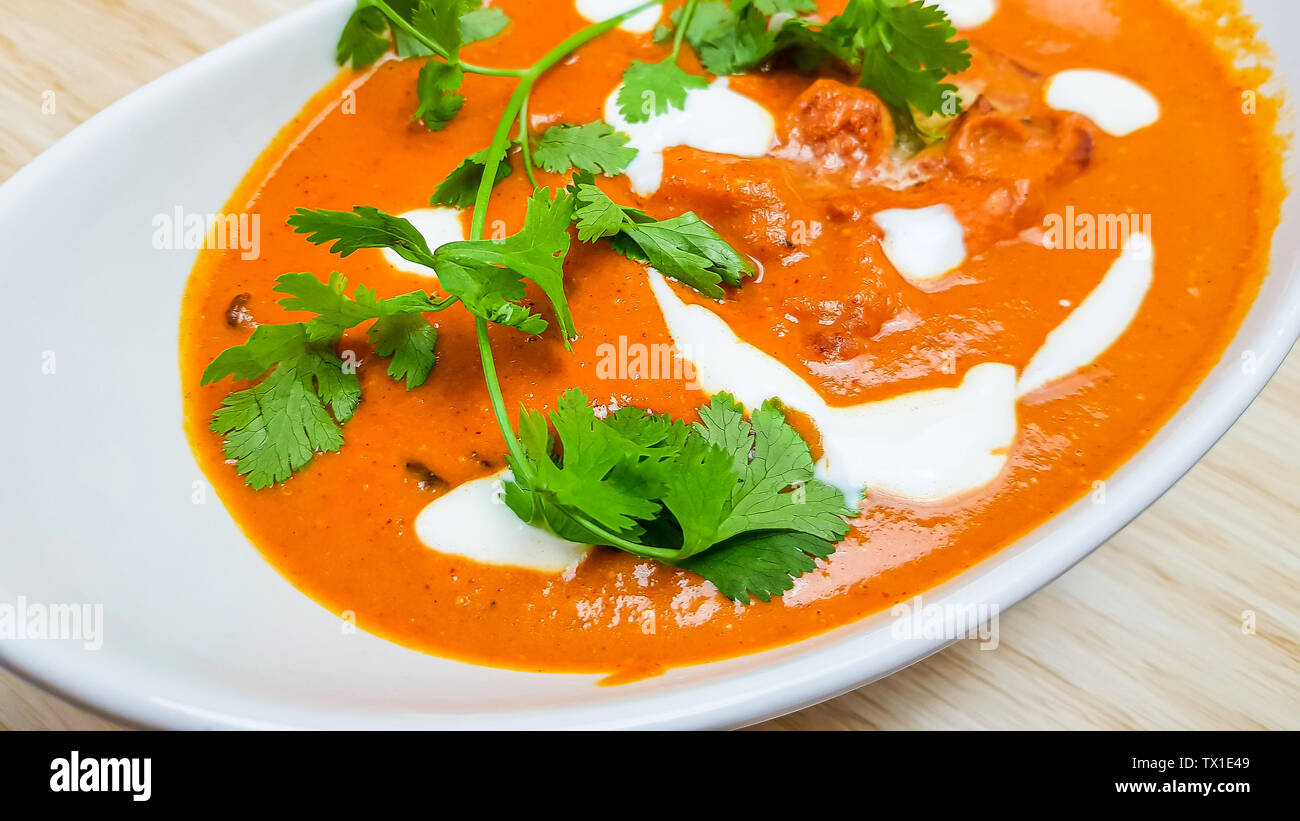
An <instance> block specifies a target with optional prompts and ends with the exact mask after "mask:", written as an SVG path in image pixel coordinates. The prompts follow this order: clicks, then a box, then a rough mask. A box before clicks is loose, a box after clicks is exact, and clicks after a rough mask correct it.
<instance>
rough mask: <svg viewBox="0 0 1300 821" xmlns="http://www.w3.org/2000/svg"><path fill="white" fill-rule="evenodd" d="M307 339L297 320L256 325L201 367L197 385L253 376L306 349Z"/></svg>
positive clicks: (301, 324)
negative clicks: (285, 323)
mask: <svg viewBox="0 0 1300 821" xmlns="http://www.w3.org/2000/svg"><path fill="white" fill-rule="evenodd" d="M309 341H310V340H308V338H307V328H306V325H304V324H303V323H301V322H294V323H291V324H288V325H259V326H257V329H256V330H254V331H253V334H252V336H250V337H249V338H248V340H247V341H246V342H244V344H242V345H236V346H235V347H233V348H227V349H226V350H224V351H222V352H221V353H220V354H218V355H217V358H216V359H214V360H212V362H211V363H210V364H209V365H208V367H206V368H204V369H203V376H202V378H201V380H200V384H203V385H207V384H210V383H212V382H218V381H220V380H222V379H224V378H226V377H227V376H229V377H230V378H231V379H256V378H257V377H259V376H261V375H262V374H264V373H266V372H267V370H269V369H270V368H272V367H274V366H275V365H276V364H277V363H279V362H283V361H285V360H290V359H294V358H296V357H297V356H299V355H301V354H302V353H303V352H304V351H306V350H307V345H308V343H309Z"/></svg>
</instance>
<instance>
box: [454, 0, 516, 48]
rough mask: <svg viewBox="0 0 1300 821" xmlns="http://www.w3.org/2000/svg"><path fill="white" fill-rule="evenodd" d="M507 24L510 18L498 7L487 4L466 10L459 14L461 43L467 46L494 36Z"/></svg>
mask: <svg viewBox="0 0 1300 821" xmlns="http://www.w3.org/2000/svg"><path fill="white" fill-rule="evenodd" d="M509 24H510V18H509V17H507V16H506V13H505V12H504V11H502V10H501V9H498V8H492V7H491V6H489V7H487V8H480V9H474V10H473V11H467V12H465V13H464V14H462V15H461V16H460V42H461V45H465V46H467V45H469V44H470V43H477V42H478V41H479V40H486V39H488V38H489V37H495V36H497V35H498V34H500V33H501V32H502V31H504V30H505V27H506V26H507V25H509Z"/></svg>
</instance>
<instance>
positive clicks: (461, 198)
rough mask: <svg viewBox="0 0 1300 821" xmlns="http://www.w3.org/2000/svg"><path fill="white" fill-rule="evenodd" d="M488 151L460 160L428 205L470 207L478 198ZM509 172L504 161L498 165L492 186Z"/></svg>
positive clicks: (435, 191)
mask: <svg viewBox="0 0 1300 821" xmlns="http://www.w3.org/2000/svg"><path fill="white" fill-rule="evenodd" d="M489 150H490V149H488V148H485V149H483V150H482V151H478V152H476V153H474V154H471V155H469V156H468V157H466V158H465V159H463V160H461V163H460V165H458V166H456V167H455V168H454V169H452V172H451V173H450V174H448V175H447V178H446V179H445V180H443V181H442V182H440V183H438V187H437V188H435V189H434V190H433V196H432V197H430V198H429V204H430V205H449V206H451V207H453V208H469V207H470V206H472V205H473V204H474V200H475V199H476V198H477V197H478V188H479V185H481V184H482V182H483V172H484V171H485V170H486V167H487V164H486V161H487V155H488V151H489ZM510 171H511V169H510V163H508V162H506V161H504V160H502V161H501V162H500V163H498V164H497V173H496V180H495V182H493V185H494V186H496V185H500V184H501V181H502V180H504V179H505V178H506V177H508V176H510Z"/></svg>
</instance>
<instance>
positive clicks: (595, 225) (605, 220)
mask: <svg viewBox="0 0 1300 821" xmlns="http://www.w3.org/2000/svg"><path fill="white" fill-rule="evenodd" d="M574 180H575V182H574V186H573V190H574V193H575V196H574V201H575V202H576V203H577V206H576V207H575V208H574V211H573V219H574V222H575V223H577V226H578V239H579V240H581V241H582V242H595V241H596V240H598V239H601V238H603V237H613V236H617V235H618V233H619V232H620V231H622V230H623V224H624V222H625V221H626V220H627V219H628V210H629V209H627V208H624V207H623V206H621V205H619V204H618V203H616V202H614V201H613V200H612V199H610V198H609V196H608V195H606V194H605V192H604V191H601V190H600V189H599V188H597V187H596V185H595V182H594V178H593V177H591V176H586V177H583V176H581V175H579V176H576V177H574ZM631 210H635V209H631Z"/></svg>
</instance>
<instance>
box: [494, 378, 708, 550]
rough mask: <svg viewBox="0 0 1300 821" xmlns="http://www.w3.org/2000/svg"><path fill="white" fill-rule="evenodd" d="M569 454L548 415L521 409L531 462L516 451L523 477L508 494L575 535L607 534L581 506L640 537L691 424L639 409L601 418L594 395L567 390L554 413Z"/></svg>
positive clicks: (526, 515) (532, 516) (537, 518)
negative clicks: (596, 529)
mask: <svg viewBox="0 0 1300 821" xmlns="http://www.w3.org/2000/svg"><path fill="white" fill-rule="evenodd" d="M550 419H551V423H552V424H554V426H555V430H556V433H557V435H558V438H559V443H560V445H561V447H562V456H560V457H558V458H557V457H556V456H554V455H553V453H552V448H553V445H554V440H553V439H552V438H551V436H550V432H549V429H548V428H547V424H546V419H545V417H543V416H542V415H541V414H540V413H537V412H535V411H528V410H521V411H520V418H519V432H520V444H521V445H522V447H523V452H524V454H525V460H526V464H518V463H517V462H516V461H515V460H514V459H513V457H512V458H511V462H512V464H511V468H512V471H513V473H514V476H516V477H524V476H528V477H531V479H529V480H523V479H515V480H512V481H511V482H509V483H507V486H506V501H507V503H508V504H509V505H510V507H511V509H512V510H514V511H515V513H516V514H517V515H519V516H520V518H523V519H524V520H525V521H529V522H532V523H534V524H541V525H544V526H546V527H549V528H550V529H551V530H552V531H554V532H555V533H557V534H559V535H561V536H563V537H564V538H568V539H571V540H573V541H580V542H581V541H586V542H593V541H599V539H600V537H599V536H597V535H596V534H594V533H592V532H591V531H590V530H588V529H587V528H586V527H585V526H584V525H582V524H581V523H579V522H578V521H577V520H576V519H575V514H577V515H581V516H583V517H585V518H587V519H588V520H589V521H591V522H593V523H595V524H597V525H599V526H601V527H603V528H605V529H607V530H609V531H613V532H615V533H620V534H624V535H626V536H629V537H633V538H635V537H636V536H637V535H639V534H640V533H641V531H642V528H641V526H640V524H639V523H638V520H643V519H649V518H651V517H653V516H655V515H656V514H657V513H658V512H659V511H660V510H661V505H660V504H659V502H658V501H656V496H657V495H658V494H659V493H660V492H662V489H661V483H660V482H659V481H658V479H657V478H656V477H659V476H662V475H663V473H664V470H663V468H664V466H665V464H667V463H668V462H669V461H670V460H671V459H672V458H673V457H675V456H676V454H677V452H678V450H679V448H680V445H681V442H682V440H683V439H684V438H685V436H686V433H687V431H686V428H685V426H682V425H680V424H678V425H674V424H673V423H672V422H671V420H665V418H663V417H656V416H654V415H652V414H646V413H645V412H644V411H640V410H637V409H628V412H626V413H621V414H615V415H613V416H609V417H606V418H605V419H598V418H597V417H596V414H595V411H594V410H593V409H592V408H591V405H590V402H589V400H588V399H587V396H586V395H585V394H584V393H583V392H582V391H580V390H578V389H573V390H570V391H568V392H566V393H565V394H564V395H563V396H561V397H560V399H559V401H558V402H557V403H556V408H555V410H554V411H552V412H551V415H550Z"/></svg>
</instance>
